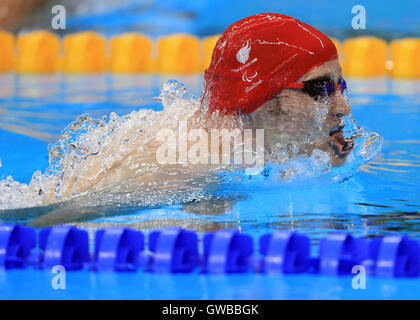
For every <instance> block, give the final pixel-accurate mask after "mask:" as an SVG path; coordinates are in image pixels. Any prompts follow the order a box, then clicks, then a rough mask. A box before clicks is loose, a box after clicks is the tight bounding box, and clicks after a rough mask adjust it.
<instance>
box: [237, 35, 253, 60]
mask: <svg viewBox="0 0 420 320" xmlns="http://www.w3.org/2000/svg"><path fill="white" fill-rule="evenodd" d="M250 51H251V46H250V44H249V40H248V41H247V42H246V44H245V45H243V46H242V48H240V49H239V50H238V53H237V54H236V59H237V60H238V61H239V62H240V63H246V62H247V61H248V58H249V53H250Z"/></svg>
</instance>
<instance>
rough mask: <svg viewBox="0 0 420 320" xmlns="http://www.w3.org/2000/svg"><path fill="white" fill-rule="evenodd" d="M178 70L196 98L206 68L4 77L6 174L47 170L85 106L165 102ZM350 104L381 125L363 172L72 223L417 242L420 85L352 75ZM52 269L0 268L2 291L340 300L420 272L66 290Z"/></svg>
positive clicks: (0, 81)
mask: <svg viewBox="0 0 420 320" xmlns="http://www.w3.org/2000/svg"><path fill="white" fill-rule="evenodd" d="M171 78H176V79H177V80H179V81H181V82H182V83H184V84H185V86H186V87H187V89H188V92H189V93H190V94H192V95H195V96H198V95H199V94H200V90H201V88H202V81H203V79H202V77H201V76H156V75H141V76H137V75H136V76H117V75H112V76H111V75H92V76H69V75H59V74H57V75H49V76H17V75H13V74H9V75H2V76H0V159H1V160H0V161H1V162H0V163H1V167H0V179H5V178H6V177H7V176H9V175H12V176H13V178H14V179H15V180H16V181H19V182H25V183H28V182H29V181H30V179H31V176H32V174H33V172H35V171H36V170H42V171H43V170H45V169H46V167H47V166H48V151H47V146H48V144H49V143H54V142H55V141H56V140H57V138H58V137H59V134H60V132H61V131H62V130H63V128H64V127H66V126H67V125H68V124H69V123H70V122H72V121H74V120H75V119H76V118H77V117H78V116H79V115H80V114H82V113H89V114H90V115H91V116H92V117H94V118H101V117H102V116H103V115H105V114H109V113H110V112H116V113H117V114H119V115H123V114H127V113H129V112H131V111H133V110H137V109H139V108H144V107H151V108H153V109H155V110H160V109H161V108H162V106H161V105H160V104H159V103H158V102H156V101H154V100H153V97H157V96H158V95H159V92H160V89H161V86H162V83H163V82H165V81H166V80H168V79H171ZM347 82H348V87H349V89H350V104H351V107H352V110H353V115H354V118H355V119H356V121H357V124H358V125H359V126H363V127H367V128H370V129H372V130H374V131H377V132H380V133H381V134H382V136H383V138H384V142H383V147H382V151H381V153H380V154H379V155H378V156H376V157H375V158H374V159H372V160H370V161H369V162H367V163H365V164H364V165H362V166H361V167H360V168H359V170H358V172H357V174H355V175H353V176H351V177H350V178H348V179H344V181H341V182H340V183H339V182H332V181H331V180H330V179H323V178H322V176H321V177H319V178H316V179H313V180H310V181H295V182H291V183H288V184H287V185H283V186H282V185H278V184H277V185H273V186H271V187H270V186H265V187H264V188H259V187H258V184H250V185H249V186H247V185H241V187H240V188H241V189H239V190H237V193H238V194H241V195H244V196H240V197H233V198H232V199H227V200H226V201H223V202H222V203H221V204H220V207H223V208H225V210H226V208H228V210H227V212H224V211H225V210H218V209H219V207H216V208H214V210H213V211H212V210H208V209H207V210H203V208H200V207H198V208H197V207H188V206H185V205H182V204H174V205H171V206H163V207H159V208H123V209H119V210H115V212H112V213H110V214H109V215H107V216H105V217H95V216H93V217H88V218H86V217H84V218H79V219H74V221H70V222H72V223H74V224H76V225H77V226H79V227H83V228H86V229H88V230H89V231H90V232H93V231H94V230H95V229H96V228H98V227H103V226H113V225H119V226H128V227H133V228H138V229H141V230H146V232H147V231H148V230H151V229H156V228H160V227H166V226H180V227H184V228H189V229H193V230H196V231H198V232H200V233H202V232H206V231H213V230H218V229H223V228H237V229H240V230H241V231H242V232H245V233H248V234H250V235H251V236H252V237H253V238H254V240H257V239H258V237H259V236H261V235H262V234H264V233H267V232H271V231H273V230H278V229H294V230H296V231H298V232H301V233H304V234H306V235H308V236H309V237H310V238H311V240H312V243H313V245H314V246H313V250H314V251H315V250H317V247H316V245H317V243H318V241H319V239H320V238H322V237H325V236H326V235H327V234H329V233H331V232H335V231H342V232H348V233H351V234H352V235H354V236H367V237H374V236H383V235H389V234H397V233H404V234H407V235H409V236H411V237H413V238H415V239H418V240H420V213H419V207H420V200H419V199H420V197H419V188H418V181H419V177H420V137H419V133H420V129H419V125H418V122H419V114H420V81H397V80H390V79H388V78H375V79H370V80H360V79H348V81H347ZM39 214H40V213H38V212H37V211H36V210H33V211H31V210H29V211H28V210H26V211H25V212H24V213H21V212H15V213H11V212H10V211H3V212H2V211H0V221H2V222H20V223H31V222H33V220H34V219H37V218H39ZM53 276H54V275H53V274H51V273H50V272H48V271H36V270H32V269H27V270H24V271H21V270H16V271H7V272H4V273H0V283H1V286H0V298H5V299H6V298H40V299H42V298H53V299H55V298H57V299H61V298H65V299H69V298H70V299H73V298H74V299H76V298H83V299H96V298H140V299H165V298H166V299H177V298H179V299H183V298H186V299H194V298H195V299H271V298H290V299H317V298H321V299H322V298H325V299H340V298H343V299H345V298H361V299H365V298H367V299H369V298H373V299H375V298H385V299H386V298H402V299H403V298H408V299H410V298H416V299H418V298H420V293H419V292H418V290H417V289H416V288H418V286H419V285H420V278H417V279H386V278H373V277H368V280H367V284H366V289H365V290H354V289H353V288H352V286H351V281H352V277H334V278H332V277H321V276H312V275H299V276H266V275H255V274H244V275H232V276H230V275H229V276H209V275H200V274H198V273H193V274H189V275H165V276H162V275H154V274H148V273H143V272H138V273H128V274H122V273H121V274H116V273H103V274H100V273H90V272H87V271H80V272H72V273H67V279H66V280H67V288H66V290H53V289H52V287H51V279H52V277H53Z"/></svg>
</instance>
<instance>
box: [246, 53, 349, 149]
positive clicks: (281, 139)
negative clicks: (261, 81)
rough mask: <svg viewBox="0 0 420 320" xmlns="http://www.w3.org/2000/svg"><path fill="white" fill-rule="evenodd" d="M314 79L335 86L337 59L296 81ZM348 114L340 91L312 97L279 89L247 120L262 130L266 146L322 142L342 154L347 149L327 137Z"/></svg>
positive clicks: (340, 143) (337, 81)
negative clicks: (332, 82)
mask: <svg viewBox="0 0 420 320" xmlns="http://www.w3.org/2000/svg"><path fill="white" fill-rule="evenodd" d="M317 79H321V80H322V79H331V80H332V81H334V83H336V84H338V83H340V80H341V79H342V71H341V67H340V64H339V62H338V60H332V61H328V62H325V63H324V64H322V65H321V66H319V67H316V68H314V69H312V70H311V71H310V72H308V73H306V74H304V75H303V76H301V77H300V78H299V79H297V80H296V82H303V81H307V80H317ZM350 113H351V109H350V106H349V104H348V102H347V100H346V98H345V96H344V95H343V93H342V92H341V90H336V91H335V92H334V93H333V94H332V95H331V96H327V97H313V96H311V95H309V94H308V93H307V92H306V91H304V90H302V89H283V90H282V92H281V93H280V94H279V95H277V96H276V97H274V98H273V99H272V100H270V101H268V102H267V103H266V104H264V105H263V106H261V107H260V108H258V109H257V110H256V111H254V112H253V113H252V114H251V118H252V119H253V121H254V125H255V126H256V127H257V128H264V130H265V139H266V145H268V146H270V145H274V144H276V143H278V144H281V145H284V144H285V143H286V144H287V143H289V142H290V143H293V144H296V145H303V144H306V145H311V144H322V142H324V143H325V144H326V146H324V147H326V148H328V147H329V149H334V151H335V153H336V154H345V153H346V151H347V152H348V151H350V150H351V148H350V146H346V145H345V143H344V142H343V141H341V142H340V141H336V140H340V137H338V136H337V138H338V139H336V140H334V139H331V138H329V137H330V135H332V134H333V133H334V132H335V130H337V126H338V125H339V124H340V122H341V118H342V117H343V116H345V115H347V114H350ZM327 144H328V145H329V146H327ZM321 148H322V149H324V148H323V147H321ZM346 149H350V150H346ZM328 151H331V150H328Z"/></svg>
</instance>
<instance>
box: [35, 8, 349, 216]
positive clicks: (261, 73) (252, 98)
mask: <svg viewBox="0 0 420 320" xmlns="http://www.w3.org/2000/svg"><path fill="white" fill-rule="evenodd" d="M345 89H346V82H345V81H344V79H343V77H342V71H341V67H340V64H339V61H338V55H337V50H336V48H335V46H334V44H333V43H332V41H331V40H330V39H329V38H328V37H327V36H326V35H324V34H323V33H322V32H320V31H319V30H317V29H315V28H313V27H311V26H310V25H308V24H305V23H303V22H301V21H299V20H297V19H295V18H292V17H289V16H286V15H283V14H277V13H262V14H256V15H253V16H250V17H247V18H244V19H242V20H240V21H237V22H236V23H234V24H233V25H231V26H230V27H229V28H228V29H227V30H226V31H225V32H224V33H223V35H222V36H221V37H220V39H219V40H218V42H217V44H216V47H215V49H214V51H213V55H212V59H211V64H210V66H209V68H208V69H207V70H206V72H205V84H204V91H203V93H202V96H201V98H200V100H199V101H188V103H187V104H183V103H174V104H173V105H172V106H171V107H170V108H168V110H166V109H165V110H163V111H159V112H155V111H152V110H140V111H138V112H136V113H133V116H132V118H131V121H126V125H121V127H119V129H118V132H110V134H108V135H107V136H106V138H105V140H104V141H102V142H101V143H100V144H101V148H99V149H98V150H97V151H95V152H90V153H89V154H85V155H84V157H83V159H80V157H79V158H78V159H77V161H75V158H76V156H75V155H74V154H73V153H71V154H68V155H65V156H64V157H62V162H61V172H62V173H61V174H60V175H58V176H57V177H56V178H55V181H53V182H52V183H51V186H52V187H51V190H40V191H39V194H44V195H45V196H43V200H42V202H41V203H40V205H50V204H51V203H54V202H60V201H65V200H68V199H75V198H76V199H80V197H81V196H83V197H84V198H87V199H89V200H91V199H92V198H91V197H92V195H94V194H102V198H101V199H102V201H103V203H106V200H107V199H108V198H110V197H111V196H110V195H111V194H112V193H113V194H115V193H118V192H120V193H124V194H126V195H127V197H131V198H132V199H133V201H134V202H135V201H136V193H135V192H133V191H138V192H140V193H139V194H141V195H142V196H143V194H144V191H145V190H148V192H149V195H148V196H147V201H149V198H150V199H152V200H150V203H149V202H146V205H150V204H152V203H153V197H154V196H156V197H158V196H159V197H160V196H162V195H163V194H165V195H168V194H169V195H171V191H173V190H183V189H185V190H188V188H187V187H190V186H198V187H200V188H201V187H203V188H205V186H206V184H209V181H212V182H215V183H217V179H214V180H211V179H209V176H211V174H212V173H214V172H217V171H218V170H219V169H220V166H214V165H211V164H209V165H193V164H188V163H187V164H182V165H180V164H179V163H175V164H161V163H158V161H157V160H156V153H157V150H158V149H159V147H160V146H161V145H162V141H160V140H159V139H157V135H158V132H159V130H161V129H168V128H169V129H171V128H172V129H174V130H176V129H177V126H178V122H179V121H180V120H182V119H188V128H189V129H197V128H201V129H204V130H207V131H208V132H209V131H210V130H212V129H214V128H226V129H229V130H232V129H237V128H239V129H240V130H243V129H245V128H252V129H264V160H265V162H267V161H273V162H276V161H278V162H281V161H283V160H282V159H281V160H279V159H278V157H277V155H278V154H279V153H281V152H282V151H285V152H286V153H287V154H288V156H290V158H292V157H293V156H297V155H299V154H307V155H308V156H310V155H311V154H312V152H313V151H314V150H315V149H319V150H323V151H325V152H327V153H328V154H329V155H330V158H331V164H332V165H336V166H337V165H341V164H342V163H343V161H344V160H345V157H346V155H348V154H349V153H350V152H351V150H352V149H353V140H352V138H344V136H343V122H342V117H344V116H346V115H349V114H350V113H351V110H350V107H349V104H348V102H347V101H346V99H345V96H344V95H343V93H344V90H345ZM127 122H129V124H127ZM75 148H77V146H75ZM57 153H60V152H59V150H58V151H57ZM50 156H51V154H50ZM52 156H54V154H52ZM57 189H58V190H59V191H58V192H57ZM41 191H42V192H41ZM186 194H187V195H188V192H186ZM168 197H170V196H168ZM120 198H121V197H120ZM120 198H119V199H120ZM173 198H177V199H180V197H179V195H174V196H173ZM191 200H192V199H189V198H188V197H186V198H185V201H186V202H188V201H191ZM139 204H140V205H143V204H144V202H139ZM95 205H97V203H96V204H95ZM79 211H80V210H79ZM52 213H53V212H51V214H52ZM51 214H49V216H50V217H51ZM54 214H57V212H55V213H54Z"/></svg>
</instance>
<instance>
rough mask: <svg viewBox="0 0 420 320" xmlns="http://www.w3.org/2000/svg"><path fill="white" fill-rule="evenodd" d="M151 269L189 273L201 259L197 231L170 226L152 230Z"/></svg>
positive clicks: (150, 240)
mask: <svg viewBox="0 0 420 320" xmlns="http://www.w3.org/2000/svg"><path fill="white" fill-rule="evenodd" d="M149 250H150V251H151V253H152V254H151V255H150V261H149V262H148V264H149V270H150V271H151V272H158V273H187V272H191V271H193V270H194V269H195V268H196V267H197V266H198V265H199V261H200V256H199V253H198V237H197V234H196V233H195V232H192V231H188V230H185V229H179V228H168V229H164V230H160V231H154V232H151V233H150V235H149Z"/></svg>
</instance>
